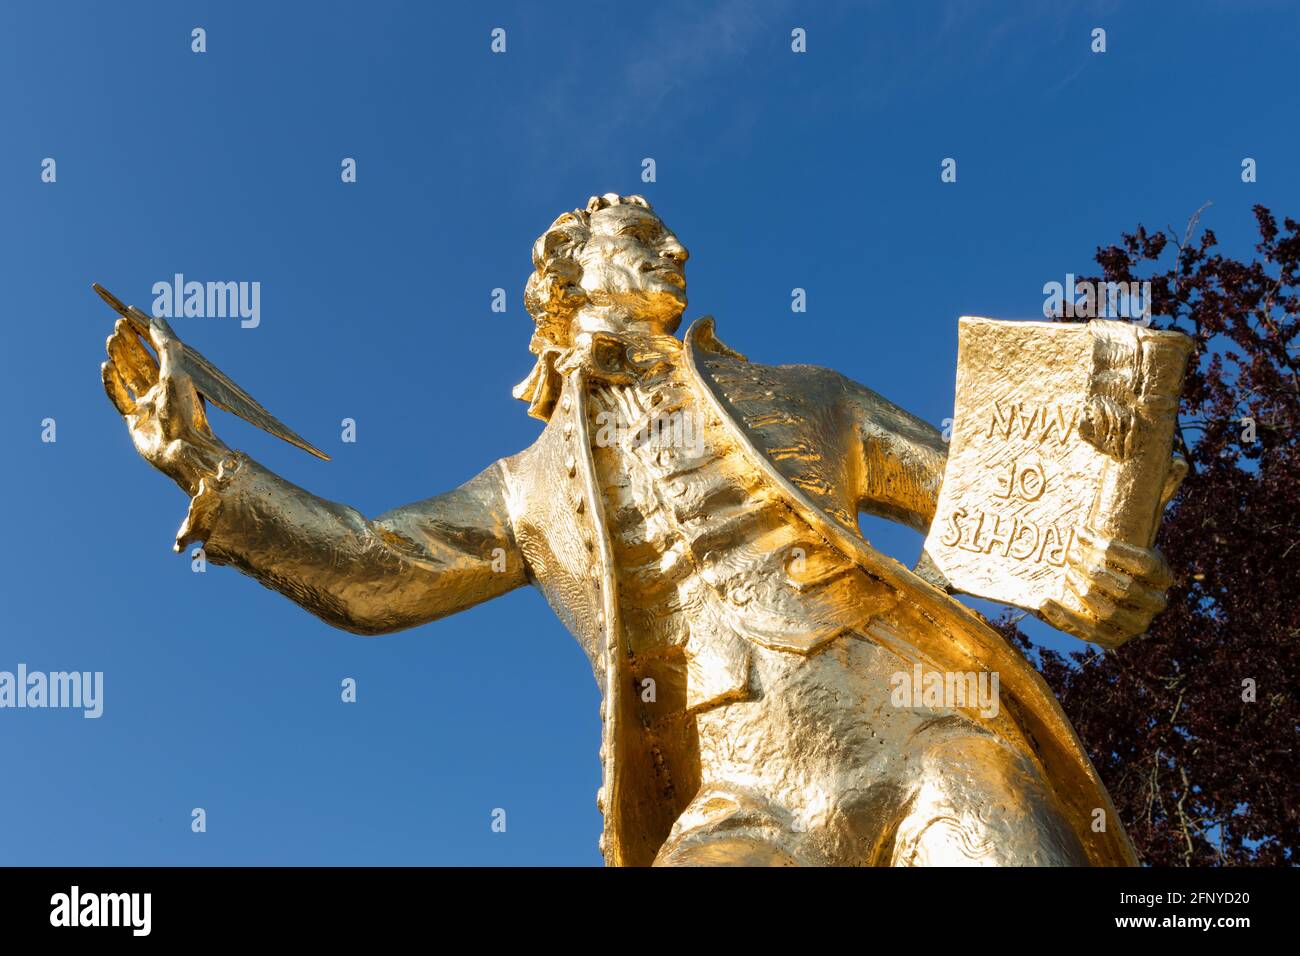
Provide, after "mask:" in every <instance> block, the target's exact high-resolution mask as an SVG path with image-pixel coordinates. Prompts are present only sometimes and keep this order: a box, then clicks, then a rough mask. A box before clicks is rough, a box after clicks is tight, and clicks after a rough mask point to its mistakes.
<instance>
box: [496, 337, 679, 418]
mask: <svg viewBox="0 0 1300 956" xmlns="http://www.w3.org/2000/svg"><path fill="white" fill-rule="evenodd" d="M681 348H682V343H681V341H680V340H679V339H677V338H675V337H674V336H671V335H663V334H658V333H640V332H627V333H614V332H602V331H597V332H582V333H580V334H579V335H578V336H577V337H576V338H575V339H574V343H573V345H571V346H570V347H569V348H567V349H565V348H560V347H559V346H556V345H552V344H550V343H546V344H544V345H543V346H542V349H541V351H540V353H539V354H538V356H537V364H535V365H534V366H533V370H532V372H531V373H529V376H528V378H526V379H524V381H522V382H520V383H519V384H518V385H516V386H515V388H514V392H513V394H514V396H515V398H518V399H522V400H523V401H525V402H528V414H529V415H532V416H533V417H534V418H540V419H542V420H546V419H549V418H550V417H551V410H552V409H553V408H554V407H555V402H556V401H557V400H558V399H559V397H560V389H561V387H562V383H563V379H564V376H566V375H568V374H569V373H571V372H573V371H575V370H577V369H582V370H583V372H584V373H585V376H584V377H585V378H586V379H587V381H589V382H598V383H601V384H605V385H632V384H634V383H636V382H643V381H646V380H647V379H650V378H653V377H654V376H656V375H658V374H659V373H660V372H662V371H663V370H664V369H666V368H669V367H671V366H672V364H673V362H674V361H676V359H677V356H678V354H679V353H680V352H681Z"/></svg>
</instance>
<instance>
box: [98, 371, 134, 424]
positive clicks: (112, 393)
mask: <svg viewBox="0 0 1300 956" xmlns="http://www.w3.org/2000/svg"><path fill="white" fill-rule="evenodd" d="M99 376H100V378H101V379H103V381H104V391H105V392H106V393H108V399H109V401H111V402H112V403H113V407H114V408H116V409H117V411H118V413H119V414H121V415H124V416H125V415H133V414H135V402H133V401H132V400H131V395H130V393H128V392H127V390H126V382H124V381H122V376H121V374H120V373H119V372H118V370H117V366H116V365H115V364H114V363H113V362H112V361H111V360H110V361H107V362H105V363H103V364H102V365H100V366H99Z"/></svg>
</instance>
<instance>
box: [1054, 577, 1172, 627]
mask: <svg viewBox="0 0 1300 956" xmlns="http://www.w3.org/2000/svg"><path fill="white" fill-rule="evenodd" d="M1067 583H1068V585H1069V587H1070V590H1072V591H1073V592H1074V594H1075V597H1077V598H1078V600H1079V603H1080V604H1081V605H1082V606H1083V607H1084V608H1085V609H1086V610H1087V611H1088V612H1089V614H1090V615H1091V616H1092V618H1093V619H1094V620H1095V622H1096V624H1097V625H1098V626H1101V627H1107V628H1111V629H1114V630H1116V631H1120V632H1122V633H1124V634H1125V635H1133V634H1141V633H1142V632H1143V631H1145V630H1146V629H1147V625H1148V624H1150V623H1151V616H1152V615H1151V612H1150V611H1144V610H1140V609H1138V608H1135V607H1131V606H1129V605H1127V604H1123V603H1121V602H1120V601H1118V600H1116V599H1115V598H1113V597H1112V596H1111V595H1109V594H1107V593H1106V592H1105V591H1103V590H1102V589H1101V588H1098V587H1095V586H1089V585H1088V584H1085V586H1083V587H1080V582H1079V581H1078V580H1077V579H1075V580H1070V579H1069V578H1067Z"/></svg>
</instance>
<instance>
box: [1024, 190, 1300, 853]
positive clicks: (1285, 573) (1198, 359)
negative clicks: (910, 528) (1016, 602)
mask: <svg viewBox="0 0 1300 956" xmlns="http://www.w3.org/2000/svg"><path fill="white" fill-rule="evenodd" d="M1204 208H1205V207H1204V206H1203V207H1202V208H1201V210H1200V211H1198V212H1197V213H1196V215H1194V216H1193V217H1192V218H1191V220H1190V221H1189V223H1188V225H1187V229H1186V231H1185V232H1184V234H1183V235H1182V236H1179V235H1178V234H1177V233H1175V232H1173V231H1172V230H1168V231H1166V232H1154V233H1149V232H1147V230H1146V229H1145V228H1143V227H1138V229H1137V231H1136V232H1134V233H1132V234H1124V235H1123V242H1122V244H1120V245H1117V246H1110V247H1108V248H1105V249H1099V250H1098V252H1097V257H1096V258H1097V262H1098V264H1099V265H1100V266H1101V268H1102V270H1103V272H1104V279H1105V280H1107V281H1124V282H1130V281H1143V280H1148V279H1149V280H1150V282H1151V303H1152V306H1151V311H1152V313H1153V314H1154V316H1155V317H1156V318H1155V321H1154V322H1153V323H1152V325H1153V327H1158V328H1173V329H1178V330H1180V331H1183V332H1186V333H1187V334H1189V335H1191V336H1192V337H1193V338H1194V339H1195V340H1196V351H1195V352H1194V353H1193V356H1192V358H1191V360H1190V361H1189V367H1188V373H1187V380H1186V384H1185V386H1184V390H1183V396H1182V402H1181V408H1180V413H1179V423H1178V432H1177V434H1176V436H1175V442H1176V445H1177V446H1178V447H1177V450H1178V452H1179V453H1180V454H1182V455H1183V456H1184V457H1185V458H1186V459H1187V461H1188V464H1189V466H1190V468H1189V472H1188V475H1187V478H1186V480H1185V481H1184V482H1183V485H1182V487H1181V488H1180V489H1179V492H1178V494H1177V496H1176V497H1175V498H1174V500H1173V501H1172V502H1171V503H1170V506H1169V509H1168V510H1167V511H1166V512H1165V515H1164V520H1163V525H1162V528H1161V532H1160V535H1159V538H1158V539H1157V546H1158V547H1159V548H1160V550H1161V551H1162V552H1163V553H1164V555H1165V557H1166V559H1167V560H1168V562H1169V565H1170V567H1171V568H1172V569H1173V572H1174V577H1175V581H1174V586H1173V587H1172V588H1171V589H1170V591H1169V607H1168V609H1167V610H1165V611H1164V613H1163V614H1161V615H1159V616H1158V617H1157V618H1156V619H1155V621H1154V622H1153V623H1152V625H1151V628H1150V631H1149V633H1148V634H1147V635H1146V636H1143V637H1139V638H1136V639H1134V640H1132V641H1130V642H1128V643H1127V644H1125V645H1124V646H1123V647H1121V648H1119V649H1118V650H1115V651H1106V652H1099V651H1096V650H1091V649H1090V650H1088V651H1084V652H1078V653H1072V654H1069V655H1068V656H1067V655H1062V654H1060V653H1057V652H1055V651H1052V650H1049V649H1046V648H1041V647H1036V646H1034V645H1033V644H1031V642H1030V641H1029V640H1028V639H1027V638H1026V637H1025V636H1024V634H1022V633H1021V632H1020V631H1019V629H1018V628H1017V627H1016V620H1017V619H1016V618H1013V617H1005V618H1003V619H1002V620H1001V621H1000V622H999V627H1000V628H1001V629H1002V630H1003V632H1004V633H1005V634H1006V635H1007V636H1008V637H1009V638H1010V639H1012V640H1013V641H1015V642H1017V643H1018V644H1019V645H1020V646H1022V647H1023V648H1025V650H1026V652H1027V653H1028V654H1029V656H1030V658H1031V659H1032V660H1033V661H1034V663H1035V664H1036V665H1037V666H1038V668H1039V670H1040V671H1041V672H1042V674H1043V676H1044V678H1046V680H1047V682H1048V683H1049V684H1050V685H1051V686H1052V688H1053V690H1055V692H1056V694H1057V696H1058V697H1059V698H1060V700H1061V704H1062V706H1063V707H1064V708H1065V711H1066V713H1067V714H1068V715H1069V717H1070V719H1071V720H1072V721H1073V722H1074V726H1075V728H1076V729H1077V730H1078V733H1079V736H1080V737H1081V738H1082V739H1083V742H1084V744H1085V746H1086V747H1087V749H1088V752H1089V755H1090V756H1091V757H1092V760H1093V762H1094V763H1095V764H1096V766H1097V770H1098V771H1099V772H1100V774H1101V776H1102V779H1103V780H1105V782H1106V785H1107V787H1108V788H1109V789H1110V793H1111V796H1112V797H1113V798H1114V801H1115V805H1116V807H1117V809H1118V810H1119V814H1120V816H1121V818H1122V819H1123V820H1124V822H1125V825H1126V826H1127V827H1128V831H1129V834H1130V836H1131V837H1132V839H1133V842H1134V844H1135V845H1136V846H1137V849H1138V853H1139V855H1140V857H1141V859H1142V861H1143V862H1144V863H1146V864H1150V865H1153V866H1205V865H1241V864H1257V865H1274V866H1276V865H1288V864H1295V863H1296V862H1300V861H1298V860H1297V856H1296V849H1297V845H1298V843H1300V812H1298V809H1300V808H1298V806H1297V804H1298V802H1300V800H1298V799H1297V795H1298V794H1300V764H1298V763H1297V761H1296V755H1295V752H1294V747H1295V739H1296V730H1297V723H1298V722H1300V714H1298V713H1297V706H1296V700H1297V688H1300V674H1297V670H1298V668H1297V657H1298V655H1297V648H1300V522H1298V521H1297V519H1296V509H1297V506H1300V448H1298V446H1297V434H1298V432H1300V345H1297V338H1296V337H1297V331H1300V288H1298V286H1300V223H1297V222H1296V221H1295V220H1292V219H1284V220H1283V226H1284V231H1280V230H1279V229H1278V225H1277V221H1276V220H1275V218H1274V217H1273V215H1272V213H1270V212H1269V211H1268V210H1267V209H1265V208H1264V207H1263V206H1255V207H1254V213H1255V218H1256V220H1257V222H1258V227H1259V235H1260V241H1259V243H1258V245H1256V247H1255V249H1256V253H1257V255H1256V257H1255V258H1254V260H1253V261H1249V262H1241V261H1238V260H1236V259H1231V258H1227V257H1224V256H1223V255H1220V254H1219V253H1217V252H1215V247H1216V245H1217V241H1216V239H1215V235H1214V233H1213V232H1212V231H1211V230H1210V229H1205V230H1203V231H1202V232H1201V233H1200V236H1199V239H1194V233H1195V232H1196V229H1197V226H1198V223H1199V218H1200V214H1201V211H1203V210H1204Z"/></svg>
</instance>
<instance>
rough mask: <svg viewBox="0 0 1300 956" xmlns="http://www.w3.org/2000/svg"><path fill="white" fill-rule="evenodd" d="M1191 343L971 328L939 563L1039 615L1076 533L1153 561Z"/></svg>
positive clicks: (965, 337) (995, 324) (1052, 328)
mask: <svg viewBox="0 0 1300 956" xmlns="http://www.w3.org/2000/svg"><path fill="white" fill-rule="evenodd" d="M1192 345H1193V342H1192V340H1191V339H1190V338H1189V337H1187V336H1186V335H1183V334H1182V333H1181V332H1166V331H1155V330H1152V329H1148V328H1144V327H1142V326H1140V325H1137V324H1133V323H1129V322H1126V321H1121V320H1110V319H1100V320H1093V321H1091V322H1086V323H1059V322H1005V321H998V320H995V319H984V318H973V317H969V316H964V317H962V318H961V319H960V321H959V331H958V353H957V396H956V408H955V410H954V413H953V430H952V441H951V446H950V449H949V454H948V464H947V467H946V470H945V472H944V480H943V488H942V490H941V491H940V494H939V505H938V509H937V510H936V512H935V518H934V522H933V523H932V524H931V526H930V532H929V535H928V536H927V538H926V542H925V550H926V552H927V553H928V554H929V556H930V559H931V560H932V561H933V562H934V564H935V565H936V566H937V567H938V568H939V570H940V571H942V572H943V574H944V576H945V577H946V578H947V579H948V581H949V582H950V583H951V584H952V585H953V587H954V588H956V589H957V590H959V591H963V592H965V593H967V594H972V595H975V596H977V597H983V598H988V599H990V600H994V601H1001V602H1003V603H1006V604H1014V605H1016V606H1018V607H1022V608H1025V609H1027V610H1034V611H1036V610H1038V609H1039V608H1041V607H1042V605H1043V603H1044V602H1045V601H1047V600H1049V599H1052V600H1059V599H1060V598H1061V596H1062V591H1063V583H1064V582H1063V579H1064V576H1065V565H1066V556H1067V555H1068V553H1069V550H1070V547H1071V545H1072V543H1073V541H1074V537H1075V535H1076V533H1077V529H1079V528H1080V527H1083V526H1086V527H1089V528H1091V529H1092V530H1093V531H1096V532H1098V533H1101V534H1104V535H1106V536H1109V537H1113V538H1117V539H1120V540H1123V541H1126V542H1128V543H1130V544H1134V545H1138V546H1141V547H1150V546H1151V544H1152V542H1153V541H1154V539H1155V534H1156V530H1157V528H1158V525H1159V518H1160V515H1159V512H1160V508H1161V505H1162V500H1163V499H1162V492H1163V491H1164V490H1165V486H1166V482H1167V481H1168V480H1169V476H1170V468H1171V465H1172V463H1173V457H1172V446H1173V433H1174V427H1175V424H1176V421H1177V414H1178V394H1179V391H1180V389H1181V386H1182V379H1183V374H1184V371H1185V369H1186V365H1187V358H1188V356H1189V355H1190V353H1191V348H1192Z"/></svg>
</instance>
